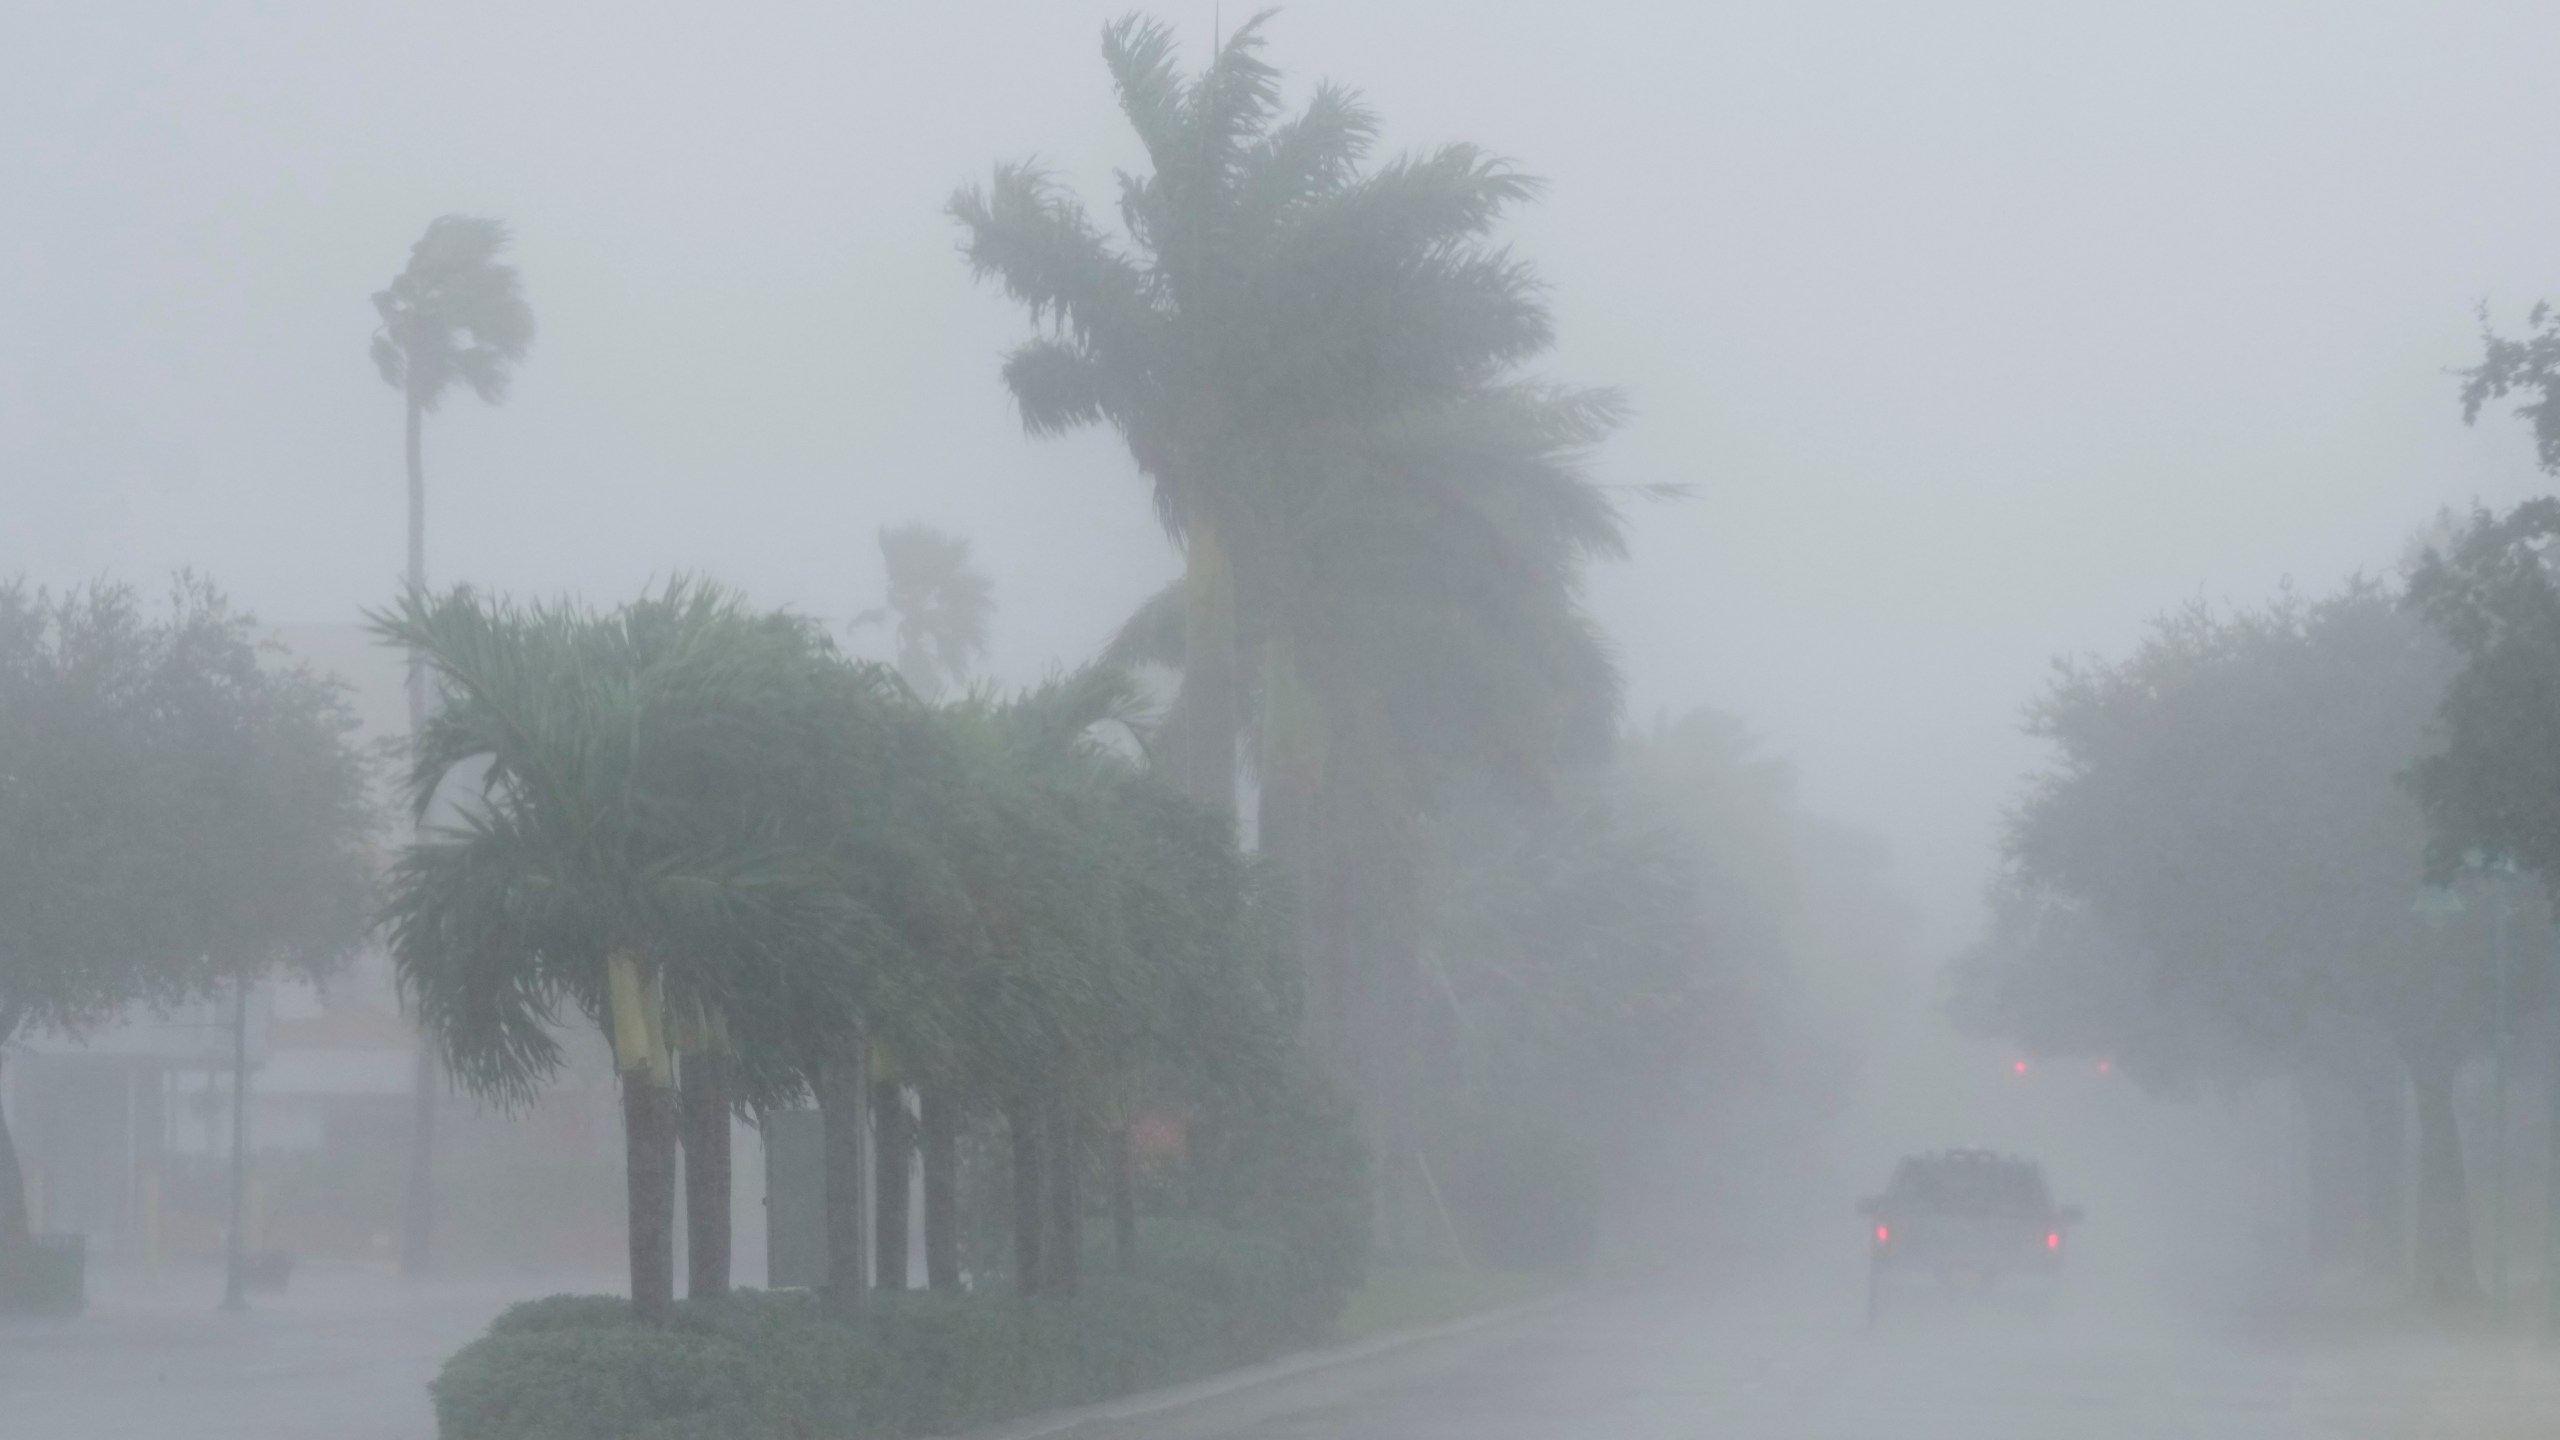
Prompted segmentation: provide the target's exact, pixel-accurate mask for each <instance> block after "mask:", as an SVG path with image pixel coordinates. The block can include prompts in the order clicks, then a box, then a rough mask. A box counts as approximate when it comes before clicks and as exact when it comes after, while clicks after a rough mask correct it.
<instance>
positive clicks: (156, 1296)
mask: <svg viewBox="0 0 2560 1440" xmlns="http://www.w3.org/2000/svg"><path fill="white" fill-rule="evenodd" d="M1841 1278H1842V1277H1840V1276H1837V1275H1833V1276H1828V1277H1826V1278H1825V1279H1824V1280H1823V1281H1822V1282H1821V1283H1810V1282H1799V1283H1795V1284H1785V1285H1781V1284H1765V1283H1764V1284H1762V1285H1759V1286H1755V1287H1751V1288H1749V1289H1748V1290H1746V1291H1744V1292H1742V1293H1728V1294H1726V1295H1724V1296H1722V1297H1719V1298H1714V1299H1708V1298H1701V1297H1697V1296H1679V1295H1665V1294H1621V1295H1617V1296H1613V1297H1610V1298H1605V1299H1598V1300H1591V1301H1585V1302H1581V1303H1577V1304H1574V1305H1572V1306H1569V1307H1567V1308H1565V1309H1562V1310H1559V1311H1555V1312H1551V1313H1548V1314H1546V1315H1543V1316H1539V1317H1535V1318H1532V1319H1529V1320H1526V1321H1521V1322H1515V1323H1511V1324H1505V1325H1497V1326H1493V1327H1490V1328H1488V1329H1485V1330H1481V1331H1478V1332H1476V1333H1474V1334H1471V1335H1466V1336H1460V1337H1456V1338H1453V1339H1451V1340H1448V1341H1445V1342H1441V1343H1436V1344H1430V1345H1424V1346H1420V1347H1416V1348H1414V1349H1409V1350H1406V1351H1402V1352H1398V1353H1395V1354H1393V1355H1390V1356H1387V1357H1384V1358H1382V1359H1378V1360H1374V1361H1371V1362H1368V1363H1364V1364H1357V1365H1349V1366H1341V1367H1334V1368H1331V1369H1323V1370H1318V1371H1314V1372H1311V1373H1308V1374H1305V1375H1302V1376H1300V1377H1298V1378H1295V1379H1291V1380H1286V1381H1281V1382H1277V1383H1274V1384H1271V1385H1268V1386H1263V1387H1259V1388H1257V1389H1251V1390H1247V1391H1243V1392H1241V1393H1238V1394H1235V1395H1231V1396H1228V1397H1226V1398H1224V1399H1222V1400H1219V1401H1216V1402H1213V1403H1211V1404H1209V1405H1207V1406H1205V1407H1202V1408H1197V1409H1192V1410H1188V1411H1184V1412H1181V1413H1179V1414H1176V1415H1173V1416H1169V1417H1165V1418H1161V1419H1158V1420H1155V1421H1151V1422H1148V1423H1146V1424H1143V1425H1140V1426H1136V1427H1132V1428H1131V1429H1130V1430H1128V1431H1127V1432H1125V1434H1126V1436H1127V1440H1337V1437H1339V1440H1758V1437H1780V1436H1783V1437H1803V1440H1831V1437H1837V1440H1904V1437H1908V1440H1959V1437H1960V1440H2011V1437H2015V1440H2119V1437H2121V1440H2163V1437H2181V1440H2188V1437H2192V1440H2314V1437H2316V1440H2383V1437H2395V1440H2396V1437H2408V1440H2525V1437H2535V1440H2549V1437H2555V1436H2560V1362H2555V1361H2554V1360H2553V1359H2552V1358H2551V1357H2550V1355H2549V1353H2548V1352H2545V1351H2543V1350H2541V1349H2540V1348H2538V1347H2537V1346H2534V1345H2532V1344H2531V1343H2529V1342H2525V1341H2522V1340H2518V1339H2515V1338H2512V1337H2491V1338H2485V1339H2473V1340H2469V1341H2464V1340H2458V1339H2455V1338H2451V1337H2448V1336H2446V1335H2444V1334H2442V1333H2440V1332H2435V1331H2430V1330H2427V1329H2424V1328H2420V1327H2414V1326H2410V1325H2406V1324H2400V1325H2393V1324H2390V1323H2387V1322H2381V1321H2367V1322H2362V1323H2359V1324H2355V1325H2347V1326H2329V1327H2325V1328H2324V1329H2323V1330H2322V1332H2321V1333H2320V1334H2318V1335H2317V1336H2306V1335H2303V1334H2300V1333H2296V1334H2293V1335H2290V1336H2288V1335H2287V1334H2285V1333H2282V1332H2281V1331H2278V1330H2275V1329H2271V1328H2270V1327H2268V1326H2267V1325H2266V1324H2264V1323H2263V1322H2260V1323H2247V1322H2244V1321H2243V1320H2241V1319H2240V1318H2238V1316H2237V1314H2236V1313H2225V1314H2224V1315H2223V1316H2221V1317H2220V1318H2197V1317H2196V1316H2193V1315H2182V1314H2181V1313H2180V1312H2178V1311H2176V1310H2174V1309H2172V1308H2168V1307H2165V1306H2160V1305H2152V1306H2147V1307H2136V1306H2130V1305H2124V1306H2119V1305H2108V1304H2100V1303H2096V1300H2097V1297H2095V1296H2084V1297H2081V1298H2082V1300H2083V1301H2085V1302H2087V1303H2079V1304H2068V1303H2067V1304H2065V1305H2063V1306H2062V1307H2060V1308H2059V1309H2057V1310H2056V1311H2054V1312H2052V1313H2050V1314H2047V1315H2042V1316H2039V1315H2036V1314H2033V1313H2030V1312H2027V1311H2024V1310H2015V1311H2012V1310H1999V1309H1985V1308H1982V1307H1978V1306H1969V1305H1956V1306H1946V1305H1930V1306H1925V1307H1923V1306H1918V1305H1915V1306H1912V1307H1909V1308H1908V1309H1906V1311H1905V1312H1904V1313H1903V1314H1902V1315H1901V1316H1900V1317H1899V1318H1898V1320H1896V1321H1895V1322H1894V1323H1889V1324H1888V1325H1887V1326H1886V1327H1885V1328H1884V1329H1883V1330H1882V1331H1881V1332H1879V1333H1875V1334H1869V1333H1868V1332H1866V1331H1865V1330H1864V1329H1863V1327H1862V1326H1861V1324H1860V1320H1859V1315H1858V1308H1857V1305H1856V1303H1855V1302H1856V1300H1857V1292H1856V1290H1855V1288H1854V1286H1850V1285H1842V1284H1837V1283H1834V1282H1836V1281H1838V1280H1840V1279H1841ZM102 1288H103V1289H104V1291H105V1293H103V1294H102V1295H101V1296H100V1299H99V1303H98V1305H97V1306H96V1308H95V1309H94V1310H93V1312H92V1313H91V1314H89V1315H87V1316H84V1317H82V1318H80V1319H78V1320H75V1321H70V1322H53V1323H40V1322H27V1321H13V1322H9V1323H7V1324H0V1436H6V1437H8V1440H16V1437H19V1436H28V1437H37V1436H41V1437H45V1440H431V1437H432V1435H433V1423H432V1419H431V1417H430V1414H429V1411H428V1407H427V1403H426V1393H425V1386H426V1381H427V1379H428V1377H429V1376H431V1375H432V1374H433V1373H434V1372H435V1368H436V1366H437V1364H438V1363H439V1362H440V1361H441V1360H442V1358H443V1357H444V1356H445V1355H446V1354H447V1353H449V1352H450V1351H451V1350H452V1349H453V1348H454V1347H456V1346H458V1345H460V1344H461V1343H462V1342H463V1341H464V1340H466V1339H468V1338H470V1337H471V1336H472V1335H474V1334H477V1333H478V1332H479V1331H480V1329H481V1328H482V1327H483V1326H484V1325H486V1323H487V1322H488V1319H489V1317H490V1316H492V1315H494V1314H495V1313H496V1312H497V1311H498V1310H499V1309H501V1308H503V1307H504V1306H505V1305H506V1304H508V1303H510V1302H511V1301H513V1300H515V1299H519V1298H522V1297H523V1296H525V1295H527V1294H530V1293H541V1292H544V1291H547V1290H551V1289H558V1288H595V1287H594V1285H593V1282H589V1283H588V1284H585V1285H579V1284H576V1283H575V1282H570V1283H568V1284H566V1285H560V1284H548V1285H547V1284H540V1283H535V1282H482V1283H466V1282H447V1283H441V1284H432V1285H426V1286H408V1285H402V1284H400V1283H398V1282H396V1281H393V1280H391V1279H389V1278H388V1277H359V1276H341V1277H330V1276H326V1275H315V1276H312V1277H309V1278H307V1279H305V1278H301V1277H298V1278H297V1280H296V1284H295V1288H294V1290H293V1292H292V1293H290V1294H286V1295H280V1296H266V1297H260V1298H259V1300H258V1303H257V1305H256V1306H255V1308H253V1309H252V1310H251V1311H250V1312H249V1313H248V1314H246V1315H222V1314H219V1313H217V1312H216V1311H215V1310H214V1309H213V1306H212V1300H213V1297H214V1296H215V1295H216V1294H218V1293H219V1286H218V1284H216V1283H213V1277H211V1276H209V1275H208V1276H202V1277H192V1278H191V1279H182V1280H179V1281H173V1282H166V1283H164V1284H163V1285H162V1286H161V1287H160V1288H158V1289H157V1290H153V1291H147V1292H134V1291H130V1290H120V1289H117V1288H115V1287H113V1286H108V1287H102Z"/></svg>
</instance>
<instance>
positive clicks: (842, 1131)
mask: <svg viewBox="0 0 2560 1440" xmlns="http://www.w3.org/2000/svg"><path fill="white" fill-rule="evenodd" d="M862 1095H863V1083H862V1047H861V1044H860V1042H858V1041H857V1042H850V1043H848V1044H847V1045H846V1046H845V1048H844V1051H843V1052H842V1053H840V1054H839V1055H837V1056H836V1057H835V1058H833V1059H831V1060H829V1061H828V1062H827V1063H826V1064H825V1065H824V1066H823V1067H821V1069H820V1070H819V1072H818V1110H819V1113H820V1116H821V1117H822V1118H821V1123H822V1124H823V1126H824V1127H825V1131H826V1140H825V1145H826V1171H827V1309H828V1310H829V1311H830V1312H831V1313H833V1314H835V1315H838V1316H851V1315H854V1314H858V1313H859V1312H860V1311H861V1309H862V1292H863V1288H864V1283H865V1276H864V1275H863V1265H862V1250H863V1245H862V1198H863V1197H862Z"/></svg>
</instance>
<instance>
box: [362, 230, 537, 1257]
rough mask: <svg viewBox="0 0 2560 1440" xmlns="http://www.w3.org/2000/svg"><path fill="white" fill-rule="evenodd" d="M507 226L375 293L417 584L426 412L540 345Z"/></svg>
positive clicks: (499, 388)
mask: <svg viewBox="0 0 2560 1440" xmlns="http://www.w3.org/2000/svg"><path fill="white" fill-rule="evenodd" d="M506 248H507V227H506V226H505V225H503V224H501V223H500V222H498V221H496V220H489V219H483V218H480V217H477V216H470V215H445V216H440V217H438V218H437V219H435V220H434V221H431V222H429V224H428V225H427V233H426V234H425V235H423V236H420V237H419V239H418V243H417V244H416V245H414V246H412V247H410V250H409V263H408V265H407V266H406V267H405V268H404V269H402V270H401V272H400V273H399V274H398V275H397V276H395V277H393V279H392V281H391V284H390V285H389V286H388V287H387V288H385V289H382V290H377V291H375V292H374V296H373V308H374V312H375V313H376V314H377V315H379V316H380V317H381V320H382V323H381V324H380V326H378V327H377V328H376V329H375V330H374V332H373V364H374V368H375V369H377V370H379V371H381V372H382V381H383V383H384V384H386V385H389V386H391V387H392V388H393V389H396V390H398V391H399V392H400V393H401V397H402V398H403V399H404V400H405V401H407V406H406V409H407V412H408V445H407V456H408V462H409V565H408V570H407V573H406V576H405V583H406V584H407V586H408V588H410V589H412V590H420V589H424V588H425V586H426V583H427V472H426V466H425V462H424V457H423V456H422V454H421V453H420V440H421V434H420V432H421V431H422V430H423V429H424V427H425V423H426V417H427V415H428V414H429V413H431V412H433V411H434V410H435V408H436V407H437V406H438V405H440V404H442V403H443V402H444V397H445V394H446V393H447V392H448V391H450V390H451V389H452V388H453V386H454V384H455V383H456V382H460V383H462V384H465V385H468V386H470V387H471V390H472V393H474V394H476V395H478V396H479V397H480V399H481V400H482V402H484V403H486V404H490V405H496V404H499V403H500V402H502V401H504V400H505V399H506V397H507V382H508V380H509V379H510V378H511V377H512V374H513V371H514V368H515V363H516V362H517V361H518V360H521V359H523V358H524V353H525V350H526V349H527V348H528V347H529V346H531V345H532V344H533V307H532V306H531V305H529V304H527V303H525V298H524V290H523V286H522V285H521V283H520V282H519V281H518V279H517V277H516V271H515V267H514V266H512V265H505V264H501V263H499V261H498V256H499V255H500V254H502V253H504V252H505V250H506ZM426 711H427V686H426V671H425V668H424V667H423V666H422V664H421V663H420V662H419V660H418V658H417V657H416V656H414V655H413V656H411V657H410V660H409V733H410V734H411V735H412V736H415V735H416V734H417V733H418V732H419V730H420V729H421V728H423V726H424V724H425V721H426ZM435 1094H436V1075H435V1061H434V1057H433V1054H432V1052H431V1051H429V1050H428V1048H427V1047H426V1046H423V1045H421V1046H420V1047H418V1073H417V1079H416V1085H415V1092H414V1105H413V1108H412V1111H411V1122H410V1124H411V1139H410V1152H409V1188H408V1199H407V1202H406V1212H407V1213H406V1214H405V1216H404V1217H403V1221H402V1227H401V1228H402V1238H401V1254H400V1264H401V1268H402V1269H403V1270H404V1271H406V1272H408V1273H410V1274H413V1275H414V1274H418V1273H421V1272H422V1271H424V1270H425V1269H426V1267H427V1263H428V1250H429V1246H430V1244H431V1241H432V1237H433V1234H434V1213H433V1212H434V1185H433V1177H434V1166H435Z"/></svg>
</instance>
